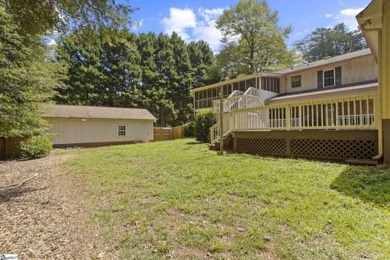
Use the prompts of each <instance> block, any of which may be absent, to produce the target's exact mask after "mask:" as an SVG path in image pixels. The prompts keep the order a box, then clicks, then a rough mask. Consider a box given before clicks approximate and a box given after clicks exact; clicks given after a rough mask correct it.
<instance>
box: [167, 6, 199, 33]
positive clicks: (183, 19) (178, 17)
mask: <svg viewBox="0 0 390 260" xmlns="http://www.w3.org/2000/svg"><path fill="white" fill-rule="evenodd" d="M161 24H162V25H163V26H164V28H165V32H166V33H168V34H171V33H172V32H176V33H177V34H178V35H180V37H181V38H183V40H188V39H189V38H190V35H189V34H188V33H187V29H190V28H195V27H196V15H195V13H194V11H192V10H191V9H178V8H174V7H172V8H170V9H169V17H165V18H163V19H162V20H161Z"/></svg>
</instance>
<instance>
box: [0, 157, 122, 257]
mask: <svg viewBox="0 0 390 260" xmlns="http://www.w3.org/2000/svg"><path fill="white" fill-rule="evenodd" d="M74 156H75V155H74V153H72V151H70V152H64V151H61V152H54V153H52V155H50V156H49V157H46V158H41V159H36V160H25V161H8V162H0V187H3V188H0V209H1V210H0V254H18V256H19V259H47V258H49V259H75V258H78V259H85V258H106V259H115V258H118V255H119V252H118V251H117V250H116V249H113V248H109V247H107V246H106V245H105V244H104V242H103V241H102V239H101V238H100V237H99V227H96V226H94V225H88V220H89V219H90V218H91V217H92V215H93V214H94V212H96V211H98V210H99V209H98V208H91V207H93V206H91V205H89V206H87V204H86V203H85V198H86V197H87V196H88V192H87V190H86V188H85V184H84V183H83V182H82V181H80V180H79V179H78V178H77V177H76V176H74V175H71V174H69V173H67V172H66V167H64V163H65V162H66V161H67V160H69V159H71V158H72V157H74ZM35 175H36V176H35ZM34 176H35V177H34ZM33 177H34V178H33ZM31 178H33V179H31ZM29 179H31V180H29ZM24 180H29V181H27V182H26V183H24V184H23V185H21V186H13V187H9V186H10V185H11V184H15V183H16V184H17V183H21V182H23V181H24ZM4 186H8V187H6V188H4Z"/></svg>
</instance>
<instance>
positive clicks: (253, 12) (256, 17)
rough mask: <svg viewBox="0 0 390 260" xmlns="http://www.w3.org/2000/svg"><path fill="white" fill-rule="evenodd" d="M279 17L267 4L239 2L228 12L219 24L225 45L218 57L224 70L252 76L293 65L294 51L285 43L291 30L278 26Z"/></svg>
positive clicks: (255, 0)
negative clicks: (289, 49) (232, 70)
mask: <svg viewBox="0 0 390 260" xmlns="http://www.w3.org/2000/svg"><path fill="white" fill-rule="evenodd" d="M278 23H279V19H278V13H277V12H276V11H274V12H272V11H270V9H269V6H268V4H267V2H266V1H265V0H240V1H239V3H238V4H237V5H235V6H232V7H231V8H229V9H227V10H225V11H224V12H223V14H222V15H221V16H220V18H219V19H218V20H217V28H218V29H220V30H221V32H222V34H223V36H224V39H223V42H224V43H225V44H226V46H225V48H226V49H227V50H226V52H224V50H225V49H223V50H222V51H221V54H220V55H218V56H217V59H218V60H219V63H220V65H224V66H225V67H222V70H225V72H226V71H230V70H231V69H232V68H233V69H234V72H229V73H228V74H230V76H234V75H232V74H236V75H238V74H243V73H245V74H253V73H256V72H260V71H263V70H275V69H279V68H280V67H285V66H287V65H291V64H292V62H293V57H292V55H293V54H292V51H288V49H287V45H286V44H285V40H286V39H287V37H288V36H289V34H290V32H291V27H286V28H283V27H280V26H279V25H278Z"/></svg>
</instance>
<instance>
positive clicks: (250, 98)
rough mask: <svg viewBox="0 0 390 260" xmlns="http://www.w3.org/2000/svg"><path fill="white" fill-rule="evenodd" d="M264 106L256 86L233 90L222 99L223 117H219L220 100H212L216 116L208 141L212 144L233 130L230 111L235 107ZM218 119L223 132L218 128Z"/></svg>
mask: <svg viewBox="0 0 390 260" xmlns="http://www.w3.org/2000/svg"><path fill="white" fill-rule="evenodd" d="M261 106H264V101H263V100H262V99H261V91H260V90H259V89H257V88H252V87H251V88H248V90H247V91H245V92H242V91H239V90H235V91H233V92H232V93H231V94H230V95H229V96H228V97H227V98H225V99H224V100H223V112H224V113H223V117H222V119H220V118H219V117H220V116H219V115H220V100H214V102H213V108H214V113H215V114H216V117H217V123H216V124H214V125H213V126H212V127H210V143H211V145H214V144H215V143H216V142H219V141H220V139H221V136H222V137H223V138H227V136H228V135H229V134H230V133H231V132H232V131H233V127H234V126H233V120H232V116H231V111H233V110H236V109H243V108H250V107H261ZM220 120H223V130H224V131H223V133H221V129H220Z"/></svg>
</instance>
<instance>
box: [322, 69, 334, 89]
mask: <svg viewBox="0 0 390 260" xmlns="http://www.w3.org/2000/svg"><path fill="white" fill-rule="evenodd" d="M328 71H333V85H329V86H325V72H328ZM322 86H323V87H324V88H329V87H334V86H336V69H334V68H333V69H330V70H324V71H322Z"/></svg>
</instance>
